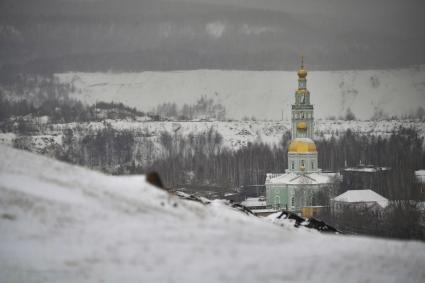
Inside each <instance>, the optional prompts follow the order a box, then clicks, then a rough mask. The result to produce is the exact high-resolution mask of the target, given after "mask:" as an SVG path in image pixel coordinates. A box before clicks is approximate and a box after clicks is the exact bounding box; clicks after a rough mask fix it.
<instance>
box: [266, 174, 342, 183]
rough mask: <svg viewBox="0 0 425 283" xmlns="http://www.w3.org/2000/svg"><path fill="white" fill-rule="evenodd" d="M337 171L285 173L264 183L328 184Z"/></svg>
mask: <svg viewBox="0 0 425 283" xmlns="http://www.w3.org/2000/svg"><path fill="white" fill-rule="evenodd" d="M337 175H338V174H337V173H334V174H331V173H325V174H324V173H320V172H317V173H303V174H301V173H294V172H290V173H285V174H281V175H278V176H277V177H274V178H271V179H269V180H267V181H266V184H285V185H301V184H309V185H320V184H329V183H332V182H333V177H335V176H337Z"/></svg>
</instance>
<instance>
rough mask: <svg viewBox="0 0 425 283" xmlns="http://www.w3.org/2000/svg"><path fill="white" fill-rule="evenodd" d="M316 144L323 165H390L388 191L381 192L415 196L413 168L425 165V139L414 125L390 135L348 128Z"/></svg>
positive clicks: (330, 167) (334, 167)
mask: <svg viewBox="0 0 425 283" xmlns="http://www.w3.org/2000/svg"><path fill="white" fill-rule="evenodd" d="M316 144H317V147H318V151H319V164H320V166H321V167H322V168H323V169H326V170H332V171H337V170H340V169H341V168H344V167H345V166H350V167H351V166H357V165H359V164H360V163H363V164H373V165H376V166H384V167H390V168H391V170H390V172H389V174H388V178H386V179H385V180H384V182H386V184H383V186H382V187H385V188H387V191H383V192H380V193H382V194H383V195H384V196H385V197H387V198H389V199H412V198H413V199H415V198H416V196H415V194H416V191H415V189H414V188H415V185H414V183H415V175H414V171H415V170H417V169H420V168H424V167H425V151H424V148H423V144H424V140H423V138H422V137H420V136H419V135H418V133H417V132H416V131H415V130H414V129H410V128H399V129H397V130H396V131H394V132H393V133H392V134H391V136H389V137H381V136H378V137H377V136H374V135H359V134H356V133H353V132H352V131H350V130H347V131H346V132H345V133H344V134H342V135H340V136H339V138H338V139H337V138H334V137H331V138H330V139H329V140H319V141H317V142H316ZM371 189H373V188H371Z"/></svg>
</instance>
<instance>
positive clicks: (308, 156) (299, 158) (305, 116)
mask: <svg viewBox="0 0 425 283" xmlns="http://www.w3.org/2000/svg"><path fill="white" fill-rule="evenodd" d="M313 112H314V107H313V105H312V104H311V102H310V92H309V91H308V89H307V71H306V70H305V69H304V62H303V60H302V63H301V68H300V69H299V70H298V89H297V90H296V91H295V103H294V104H293V105H292V123H291V142H290V144H289V146H288V169H287V170H286V172H285V173H279V174H276V173H268V174H267V175H266V182H265V187H266V203H267V207H268V208H274V209H287V210H289V211H293V212H296V213H299V214H303V215H304V216H307V217H308V216H311V214H312V212H314V211H316V209H319V208H320V207H323V206H324V205H328V204H329V198H330V197H333V196H334V195H333V194H334V188H335V182H337V181H339V174H338V173H324V172H322V171H321V169H319V164H318V158H317V148H316V144H315V143H314V141H313V138H314V113H313ZM306 214H307V215H306Z"/></svg>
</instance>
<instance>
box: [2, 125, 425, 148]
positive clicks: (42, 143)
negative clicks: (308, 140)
mask: <svg viewBox="0 0 425 283" xmlns="http://www.w3.org/2000/svg"><path fill="white" fill-rule="evenodd" d="M106 122H107V123H108V124H110V125H111V126H112V127H113V128H114V129H117V130H123V129H125V130H131V131H132V132H134V133H135V135H136V136H139V138H138V139H137V140H138V141H139V142H141V143H143V142H144V141H146V139H148V140H151V141H152V142H153V143H154V144H155V145H156V148H157V150H159V137H160V135H161V133H162V132H167V133H169V134H171V135H174V134H180V135H182V136H184V137H187V136H188V135H189V134H193V135H202V134H205V133H206V132H208V130H209V129H214V130H216V131H217V132H218V133H220V134H221V135H222V136H223V145H224V146H225V147H227V148H229V149H233V150H237V149H239V148H240V147H243V146H246V145H247V144H248V143H249V142H251V143H255V142H264V143H267V144H270V145H273V144H278V143H279V142H280V141H281V139H282V135H283V134H284V133H285V132H287V131H288V130H289V129H290V126H291V125H290V121H287V120H286V121H232V122H221V121H212V122H191V121H189V122H181V121H176V122H170V121H167V122H151V121H147V122H135V121H126V120H107V121H106ZM315 125H316V128H315V129H316V130H315V135H316V139H322V138H330V137H331V136H334V137H336V138H337V137H338V136H339V135H340V134H342V133H343V132H345V131H346V130H348V129H350V130H351V131H353V132H355V133H358V134H361V135H376V136H381V137H389V136H390V135H391V134H392V132H393V131H397V129H399V128H400V127H404V128H413V129H415V130H417V131H418V134H419V135H420V136H421V137H424V138H425V123H423V122H420V121H407V120H404V121H403V120H392V121H342V120H321V119H319V120H317V121H316V122H315ZM103 127H105V123H103V122H90V123H69V124H53V125H49V127H45V128H46V132H43V133H40V134H39V135H37V134H32V135H31V136H27V137H26V142H27V148H28V149H30V150H31V151H34V152H39V153H45V152H48V151H49V149H54V147H55V146H56V145H58V144H59V145H60V144H61V143H62V136H63V130H65V129H73V130H75V129H77V128H78V129H80V130H83V133H86V134H87V133H89V131H92V130H95V129H101V128H103ZM75 134H77V133H75ZM16 138H22V137H20V136H19V135H15V134H13V133H0V144H6V145H13V144H14V140H15V139H16ZM155 152H156V151H155Z"/></svg>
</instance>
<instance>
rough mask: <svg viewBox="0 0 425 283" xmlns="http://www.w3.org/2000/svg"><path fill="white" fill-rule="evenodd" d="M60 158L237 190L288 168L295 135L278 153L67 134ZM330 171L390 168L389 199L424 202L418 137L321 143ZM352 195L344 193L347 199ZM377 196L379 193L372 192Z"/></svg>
mask: <svg viewBox="0 0 425 283" xmlns="http://www.w3.org/2000/svg"><path fill="white" fill-rule="evenodd" d="M64 131H65V132H64V135H63V142H62V144H63V145H62V148H60V150H59V151H58V153H57V156H58V158H60V159H63V160H68V161H70V162H72V163H77V164H81V165H84V166H88V167H96V168H101V169H104V170H106V171H108V172H111V173H117V174H118V173H122V172H127V173H131V174H136V173H144V172H147V171H152V170H154V171H157V172H159V173H160V175H161V176H162V178H163V179H164V182H165V183H166V185H167V186H170V187H179V186H186V185H197V186H215V187H221V188H233V187H240V186H245V185H262V184H264V181H265V175H266V173H279V172H284V171H285V169H286V168H287V146H288V143H289V141H290V133H289V132H287V133H285V134H284V135H283V136H282V139H281V141H280V143H279V144H277V145H270V144H265V143H261V142H255V143H248V145H247V146H245V147H242V148H240V149H237V150H230V149H228V148H226V147H224V146H223V137H222V136H221V135H220V133H218V132H217V131H216V130H214V129H213V128H210V129H209V130H208V131H207V132H206V133H204V134H198V135H195V134H189V135H185V136H183V135H181V134H179V133H169V132H163V133H161V134H160V136H159V137H155V136H151V135H149V134H146V133H144V132H143V131H139V132H138V131H128V130H117V129H113V128H112V127H111V126H110V125H106V126H105V127H103V128H102V129H97V130H89V131H87V130H85V131H82V130H80V131H79V130H78V129H73V130H72V129H66V130H64ZM317 146H318V151H319V157H318V158H319V164H320V167H321V168H322V169H323V170H331V171H339V170H341V169H342V168H344V167H346V166H357V165H359V163H363V164H373V165H376V166H385V167H390V168H391V170H390V171H389V172H388V174H387V175H386V177H385V178H381V179H379V182H384V184H379V187H380V189H381V190H382V191H380V192H379V193H381V194H382V195H383V196H385V197H387V198H389V199H397V200H400V199H405V200H408V199H417V197H418V196H417V192H418V191H417V190H415V187H416V186H415V175H414V171H415V170H417V169H420V168H424V167H425V151H424V149H423V138H421V137H420V136H419V135H418V134H417V132H416V131H415V130H413V129H406V128H400V129H398V130H397V131H394V132H393V133H392V135H391V136H389V137H387V138H383V137H376V136H365V135H360V134H356V133H353V132H351V131H350V130H347V131H346V132H345V133H343V134H342V135H340V136H339V138H334V137H332V138H330V139H329V140H319V141H317ZM347 189H350V188H340V192H344V191H345V190H347ZM368 189H373V188H368Z"/></svg>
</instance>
